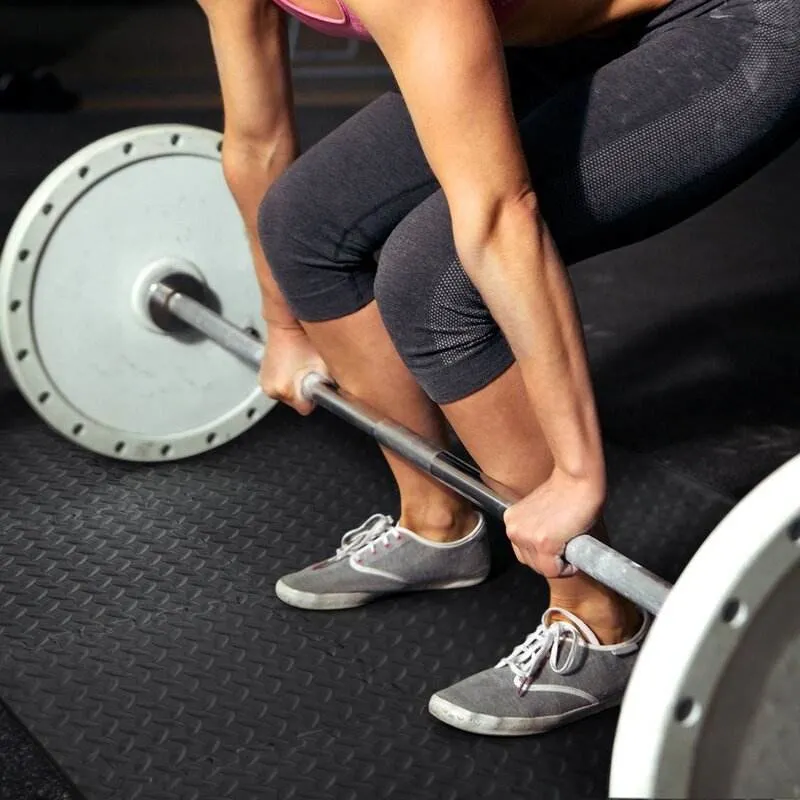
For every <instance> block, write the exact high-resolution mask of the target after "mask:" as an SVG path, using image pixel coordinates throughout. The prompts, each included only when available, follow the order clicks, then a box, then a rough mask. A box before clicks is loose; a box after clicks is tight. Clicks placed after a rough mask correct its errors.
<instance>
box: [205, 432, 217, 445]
mask: <svg viewBox="0 0 800 800" xmlns="http://www.w3.org/2000/svg"><path fill="white" fill-rule="evenodd" d="M216 440H217V434H216V433H209V434H208V436H206V441H207V442H208V443H209V444H214V442H215V441H216Z"/></svg>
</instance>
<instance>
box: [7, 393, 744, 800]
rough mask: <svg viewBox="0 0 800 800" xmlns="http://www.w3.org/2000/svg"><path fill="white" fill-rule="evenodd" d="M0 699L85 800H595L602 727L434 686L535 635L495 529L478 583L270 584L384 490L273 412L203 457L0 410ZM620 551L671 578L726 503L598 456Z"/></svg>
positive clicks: (531, 591)
mask: <svg viewBox="0 0 800 800" xmlns="http://www.w3.org/2000/svg"><path fill="white" fill-rule="evenodd" d="M0 436H1V437H2V458H1V459H0V530H2V536H1V537H0V579H1V580H2V588H1V589H0V608H1V609H2V612H1V613H0V687H1V688H0V692H2V694H3V696H4V699H5V700H6V701H7V702H8V703H9V705H10V706H11V707H12V708H13V709H14V711H15V712H16V713H17V714H18V715H19V716H20V718H21V719H22V720H23V722H24V723H25V724H26V725H27V726H28V727H29V728H30V730H31V731H32V732H33V734H34V735H35V736H36V737H37V738H38V739H39V740H40V741H41V742H42V743H43V744H44V745H45V746H46V747H47V748H48V749H49V751H50V752H51V754H52V756H53V758H54V759H55V760H56V761H57V762H58V763H59V764H60V765H61V766H62V767H63V768H64V769H65V770H66V771H67V773H68V774H69V775H70V776H71V777H72V779H73V780H74V782H75V783H76V785H77V786H78V788H79V789H80V790H81V791H83V792H84V793H85V795H86V797H87V798H89V799H90V800H95V798H96V799H98V800H105V799H106V798H107V799H108V800H111V799H112V798H113V799H114V800H133V798H153V800H160V799H161V798H163V799H164V800H167V799H169V800H174V799H175V798H192V799H194V798H208V800H220V799H221V798H237V800H238V799H239V798H241V799H242V800H243V799H244V798H287V799H288V798H314V799H315V800H316V799H317V798H323V797H324V798H343V799H344V798H363V797H369V796H374V797H380V798H414V800H420V798H437V799H439V800H442V799H447V798H469V797H490V796H491V797H498V798H504V799H505V798H516V797H536V798H563V797H603V796H606V793H607V778H608V768H609V763H610V754H611V749H612V744H613V736H614V728H615V722H616V712H613V711H612V712H606V713H604V714H601V715H598V716H596V717H593V718H590V719H587V720H585V721H582V722H580V723H577V724H574V725H572V726H569V727H566V728H563V729H561V730H558V731H555V732H553V733H550V734H547V735H544V736H540V737H530V738H522V739H491V738H480V737H477V736H472V735H469V734H466V733H462V732H459V731H456V730H452V729H450V728H448V727H446V726H444V725H442V724H440V723H438V722H437V721H436V720H434V719H432V718H431V717H430V716H429V715H428V714H427V711H426V704H427V700H428V698H429V696H430V694H431V693H432V692H433V691H435V690H436V689H438V688H440V687H443V686H447V685H448V684H450V683H451V682H453V681H455V680H457V679H458V678H460V677H462V676H464V675H466V674H468V673H471V672H473V671H475V670H477V669H482V668H484V667H486V666H490V665H491V664H493V663H495V662H496V661H497V660H498V659H499V658H500V657H501V656H503V655H505V654H507V652H509V650H510V648H511V647H512V646H513V645H515V644H517V643H518V642H519V641H520V640H521V639H522V638H523V637H524V635H525V634H527V633H528V632H530V631H531V630H532V629H533V628H534V627H535V625H536V623H537V621H538V617H539V615H540V614H541V613H542V612H543V611H544V608H545V600H546V598H545V592H544V585H543V582H542V581H540V580H539V579H538V578H537V577H536V576H535V575H533V574H532V573H530V572H529V571H527V570H525V569H523V568H522V567H520V566H518V565H516V564H515V562H514V561H513V559H512V558H511V556H510V554H509V550H508V548H507V545H506V542H505V539H504V537H503V535H502V531H500V530H499V529H495V530H494V531H493V533H494V548H495V551H496V558H495V565H494V571H493V575H492V576H491V578H490V580H489V581H488V582H487V583H486V584H484V585H482V586H480V587H477V588H474V589H469V590H464V591H451V592H439V593H424V594H418V595H414V596H407V597H400V598H393V599H388V600H384V601H382V602H378V603H375V604H373V605H371V606H367V607H364V608H361V609H357V610H352V611H343V612H337V613H334V614H326V613H320V612H316V613H315V612H305V611H298V610H294V609H292V608H289V607H287V606H284V605H282V604H281V603H280V601H278V600H277V599H276V597H275V596H274V592H273V585H274V582H275V580H276V579H277V578H278V577H279V576H280V575H281V574H283V573H285V572H287V571H290V570H294V569H296V568H298V567H300V566H302V565H305V564H307V563H308V562H309V561H310V560H311V559H318V558H320V557H321V556H326V555H328V554H330V552H331V551H332V549H333V548H334V546H335V545H336V544H338V540H339V538H340V536H341V534H342V532H343V531H344V530H345V529H346V528H348V527H351V526H353V525H355V524H357V523H359V522H360V521H362V520H363V518H364V517H365V516H367V515H368V514H370V513H372V512H375V511H379V510H380V511H386V512H392V513H394V512H395V504H396V499H397V498H396V496H395V493H394V490H393V488H392V484H391V481H390V477H389V474H388V471H387V470H386V468H385V466H384V464H383V461H382V460H381V458H380V455H379V453H378V451H377V449H376V447H375V446H374V445H373V443H372V442H371V441H370V440H368V439H367V438H365V437H364V436H363V435H362V434H360V433H358V432H357V431H355V430H352V429H350V428H348V427H347V426H346V425H344V424H343V423H340V422H339V421H337V420H336V419H334V418H333V417H331V416H330V415H327V414H326V413H325V412H322V411H320V412H318V413H316V414H314V415H312V416H311V417H310V418H307V419H301V418H299V417H298V416H296V415H295V414H294V413H293V412H291V411H289V410H288V409H285V408H279V409H276V411H275V412H273V413H272V414H271V415H270V416H268V417H267V419H266V420H265V421H264V422H263V423H262V424H261V425H260V426H258V427H257V428H256V429H254V430H253V431H251V432H249V433H248V434H247V435H245V436H243V437H240V438H239V439H238V440H237V441H235V442H233V443H232V444H230V445H228V446H227V447H225V448H223V449H220V450H217V451H215V452H214V453H211V454H209V455H208V456H204V457H202V458H198V459H195V460H193V461H190V462H181V463H178V464H172V465H158V466H136V465H130V464H121V463H116V462H111V461H106V460H101V459H99V458H97V457H94V456H92V455H91V454H89V453H86V452H84V451H82V450H79V449H78V448H76V447H73V446H72V445H71V444H69V443H67V442H65V441H63V440H62V439H60V438H59V437H57V436H56V435H55V434H52V433H50V432H49V431H48V430H47V429H46V428H45V427H44V425H43V424H42V423H41V422H40V421H39V419H38V418H37V417H35V415H34V414H33V413H32V412H31V411H29V410H28V409H27V407H26V406H24V405H23V404H22V401H21V400H19V399H18V398H17V397H16V396H14V395H11V396H7V397H6V398H0ZM609 468H610V479H611V487H612V501H611V505H610V507H609V512H608V517H609V522H610V523H611V526H612V529H613V530H614V531H615V532H616V543H617V546H618V547H619V548H620V549H622V550H624V551H626V552H627V553H629V554H632V555H633V556H634V557H636V558H637V559H639V560H640V561H642V562H643V563H645V564H646V565H648V566H650V567H652V568H655V569H657V570H658V571H660V572H661V573H662V574H664V575H665V577H667V578H669V579H674V578H675V576H676V575H677V574H678V572H679V571H680V569H681V568H682V567H683V566H684V565H685V563H686V562H687V561H688V559H689V558H690V557H691V555H692V553H693V552H694V550H695V549H696V547H697V546H698V545H699V543H700V541H701V540H702V539H703V537H704V536H705V535H706V534H707V533H708V532H709V531H710V529H711V527H712V526H713V525H714V524H715V523H716V522H717V521H718V520H719V519H720V518H721V517H722V516H723V515H724V513H725V512H726V511H727V510H728V509H729V508H730V506H731V502H730V500H729V499H728V498H726V497H724V496H721V495H718V494H715V493H713V492H710V491H708V490H705V489H703V488H702V487H699V486H698V485H697V484H695V483H693V482H692V481H691V480H688V479H686V478H684V477H682V476H680V475H675V474H672V473H669V472H665V471H663V470H662V469H660V468H659V467H657V466H654V465H652V464H651V463H650V462H647V461H645V460H642V459H641V458H635V457H631V456H627V455H626V454H625V453H621V452H617V451H615V450H611V451H610V453H609Z"/></svg>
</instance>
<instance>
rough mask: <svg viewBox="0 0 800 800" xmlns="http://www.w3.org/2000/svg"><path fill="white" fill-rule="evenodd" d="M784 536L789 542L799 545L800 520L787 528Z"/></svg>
mask: <svg viewBox="0 0 800 800" xmlns="http://www.w3.org/2000/svg"><path fill="white" fill-rule="evenodd" d="M786 535H787V536H788V537H789V541H790V542H794V543H795V544H800V520H797V521H796V522H794V523H793V524H792V525H790V526H789V530H787V531H786Z"/></svg>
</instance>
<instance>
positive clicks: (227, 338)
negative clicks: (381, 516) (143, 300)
mask: <svg viewBox="0 0 800 800" xmlns="http://www.w3.org/2000/svg"><path fill="white" fill-rule="evenodd" d="M167 280H168V281H170V282H171V283H172V284H173V285H175V284H179V283H181V282H185V284H186V285H191V284H192V281H191V279H190V278H188V277H187V276H168V278H167ZM197 291H198V293H200V292H202V287H201V286H200V285H199V284H197ZM149 296H150V301H151V303H150V305H151V307H152V306H153V305H154V306H155V307H156V308H157V309H158V308H161V309H163V310H165V311H167V312H169V314H170V315H172V316H173V317H175V318H177V319H179V320H181V321H182V322H184V323H186V324H187V325H188V326H190V327H191V328H192V329H194V330H196V331H199V332H200V333H202V334H204V335H205V336H207V337H208V338H209V339H211V340H212V341H214V342H216V343H217V344H218V345H220V347H222V348H224V349H225V350H228V351H229V352H230V353H233V354H234V355H236V356H237V357H239V358H241V359H242V360H243V361H245V362H246V363H247V364H249V365H250V366H251V367H253V368H254V369H258V368H259V367H260V365H261V360H262V356H263V354H264V347H263V345H262V344H261V342H260V341H258V340H257V339H255V338H254V337H253V336H252V335H250V334H249V333H247V332H246V331H244V330H242V329H240V328H238V327H237V326H236V325H233V324H232V323H231V322H229V321H228V320H226V319H225V318H224V317H222V316H220V315H219V314H217V313H215V312H214V311H212V310H211V309H209V308H208V307H206V306H205V305H203V304H202V303H201V302H199V301H198V300H196V299H195V298H193V297H190V296H189V295H187V294H183V293H181V292H179V291H176V290H175V289H173V288H172V286H170V283H167V282H156V283H154V284H152V285H151V286H150V287H149ZM302 393H303V395H304V397H305V398H306V399H307V400H309V401H311V402H312V403H314V404H316V405H318V406H320V407H322V408H324V409H326V410H327V411H329V412H331V413H332V414H334V415H336V416H337V417H339V418H341V419H343V420H345V421H346V422H348V423H350V424H351V425H353V426H354V427H356V428H358V429H359V430H362V431H364V432H365V433H367V434H369V435H370V436H371V437H372V438H373V439H375V441H376V442H378V444H380V445H383V446H384V447H386V448H387V449H389V450H391V451H392V452H394V453H396V454H397V455H399V456H401V457H402V458H404V459H405V460H406V461H408V462H409V463H411V464H413V465H414V466H415V467H417V468H418V469H421V470H423V471H424V472H427V473H428V474H429V475H431V476H432V477H433V478H435V479H436V480H438V481H439V482H440V483H443V484H444V485H445V486H448V487H450V488H451V489H453V490H454V491H456V492H458V493H459V494H460V495H462V496H463V497H466V498H467V499H468V500H471V501H472V502H473V503H475V504H476V505H477V506H479V507H480V508H482V509H483V510H484V511H486V512H488V513H489V514H491V515H492V516H494V517H497V518H500V519H502V518H503V514H504V512H505V511H507V510H508V509H509V508H510V507H511V506H512V505H513V504H514V502H515V501H516V499H517V498H516V497H515V494H514V492H513V491H512V490H511V489H509V488H508V487H506V486H503V485H502V484H500V483H498V482H496V481H493V480H491V479H489V478H487V477H486V476H485V475H483V474H482V473H481V472H480V471H478V470H476V469H475V468H474V467H472V466H471V465H470V464H468V463H466V462H465V461H463V460H461V459H459V458H458V457H457V456H455V455H453V454H452V453H450V452H448V451H446V450H443V449H442V448H440V447H437V446H436V445H434V444H431V443H430V442H428V441H427V440H425V439H424V438H422V437H421V436H419V435H417V434H416V433H414V432H413V431H411V430H409V429H408V428H406V427H404V426H403V425H400V424H399V423H397V422H395V421H394V420H391V419H388V418H386V417H384V416H382V415H381V414H379V413H378V412H376V411H375V410H374V409H372V408H370V407H369V406H368V405H367V404H366V403H363V402H362V401H359V400H357V399H356V398H354V397H352V396H351V395H349V394H347V393H345V392H343V391H341V390H339V389H338V388H337V387H336V386H334V385H333V384H332V383H330V382H329V381H328V380H326V379H325V378H323V377H322V376H321V375H319V374H316V373H310V374H308V375H306V376H305V377H304V378H303V380H302ZM490 483H491V484H492V485H491V486H490V485H489V484H490ZM564 557H565V559H566V561H567V562H568V563H569V564H572V565H573V566H575V567H577V568H578V569H579V570H581V571H582V572H584V573H586V574H587V575H590V576H591V577H592V578H594V579H595V580H598V581H600V583H603V584H605V585H606V586H608V587H610V588H612V589H614V590H615V591H616V592H618V593H619V594H621V595H623V596H624V597H627V598H628V599H630V600H632V601H633V602H634V603H636V604H637V605H638V606H640V607H642V608H645V609H647V610H648V611H650V612H651V613H653V614H658V612H659V611H660V610H661V607H662V606H663V604H664V601H665V599H666V597H667V594H668V593H669V590H670V588H671V587H670V584H669V583H667V582H666V581H664V580H662V579H661V578H659V577H658V576H656V575H654V574H653V573H651V572H649V571H648V570H646V569H645V568H644V567H642V566H641V565H639V564H637V563H636V562H634V561H632V560H631V559H629V558H627V557H626V556H623V555H622V554H621V553H618V552H617V551H616V550H614V549H613V548H611V547H609V546H608V545H606V544H604V543H603V542H600V541H598V540H597V539H595V538H594V537H593V536H589V535H588V534H582V535H579V536H576V537H574V538H573V539H571V540H570V541H569V542H568V543H567V546H566V550H565V552H564Z"/></svg>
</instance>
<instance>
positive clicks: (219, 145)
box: [217, 139, 222, 153]
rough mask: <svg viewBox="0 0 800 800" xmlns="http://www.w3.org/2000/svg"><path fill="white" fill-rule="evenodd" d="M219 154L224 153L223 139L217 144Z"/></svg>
mask: <svg viewBox="0 0 800 800" xmlns="http://www.w3.org/2000/svg"><path fill="white" fill-rule="evenodd" d="M217 152H218V153H221V152H222V139H220V140H219V141H218V142H217Z"/></svg>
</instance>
